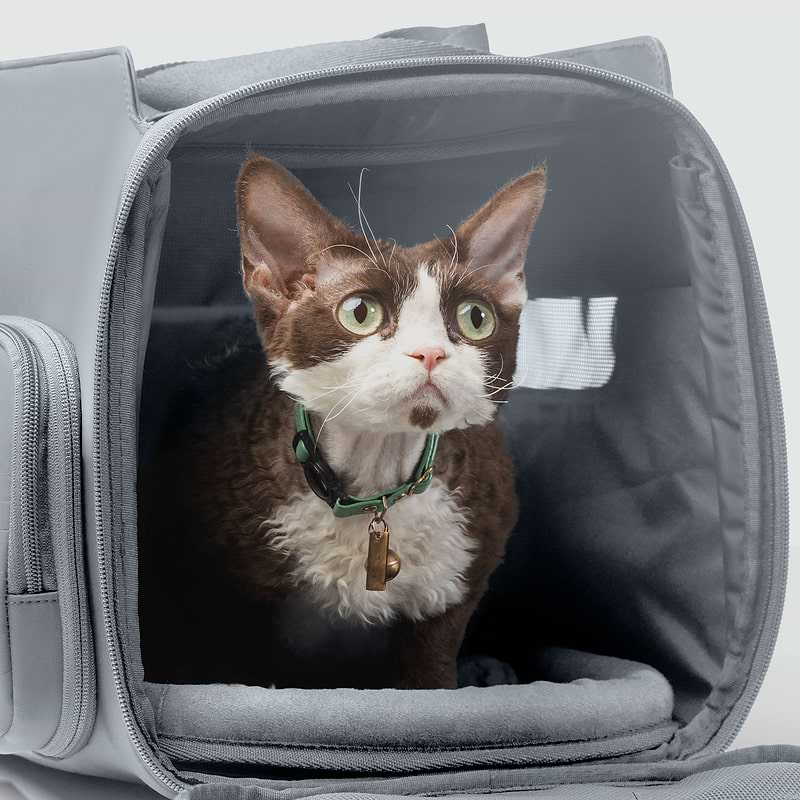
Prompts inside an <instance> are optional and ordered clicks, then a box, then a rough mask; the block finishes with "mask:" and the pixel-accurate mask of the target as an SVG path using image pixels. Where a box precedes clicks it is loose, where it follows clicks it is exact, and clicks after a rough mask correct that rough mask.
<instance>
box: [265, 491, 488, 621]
mask: <svg viewBox="0 0 800 800" xmlns="http://www.w3.org/2000/svg"><path fill="white" fill-rule="evenodd" d="M386 522H387V524H388V525H389V533H390V547H391V548H392V549H393V550H394V551H395V552H397V554H398V555H399V556H400V558H401V560H402V568H401V570H400V574H399V575H398V576H397V577H396V578H395V579H394V580H393V581H391V582H390V583H388V584H387V586H386V590H385V591H383V592H368V591H367V590H366V587H365V582H366V571H365V569H364V564H365V562H366V558H367V545H368V534H367V526H368V523H369V516H368V515H358V516H354V517H343V518H339V517H335V516H334V515H333V512H332V511H331V509H330V508H329V507H328V506H327V505H326V504H325V503H324V502H322V501H321V500H319V498H317V497H315V496H314V495H313V494H311V492H308V493H304V494H302V495H297V496H295V497H294V498H293V499H292V500H291V501H290V502H289V503H287V504H286V505H284V506H281V507H280V508H279V509H277V511H276V513H275V514H274V515H273V516H272V517H271V518H270V519H269V520H265V522H264V529H265V531H266V532H267V536H268V537H269V541H270V544H271V545H272V546H273V547H275V548H278V549H280V550H281V551H282V552H285V553H287V554H288V555H290V556H291V559H292V561H293V563H294V564H295V565H296V566H295V567H294V569H293V571H292V577H293V579H294V580H295V582H296V583H297V586H298V589H299V590H300V591H303V592H305V593H306V594H307V595H308V599H309V600H311V602H312V603H314V604H316V605H319V606H321V607H323V608H326V609H329V610H331V611H334V612H336V613H338V614H339V615H340V616H341V617H344V618H346V619H352V620H354V621H355V620H361V621H364V622H383V623H388V622H391V621H393V620H395V619H397V618H399V617H406V618H408V619H412V620H421V619H425V618H428V617H433V616H437V615H438V614H441V613H442V612H443V611H444V610H445V609H446V608H448V607H450V606H453V605H457V604H458V603H459V602H460V601H461V600H462V599H463V598H464V595H465V594H466V591H467V588H468V587H467V583H466V578H465V576H466V573H467V569H468V568H469V565H470V564H471V562H472V560H473V558H474V551H475V546H476V543H475V542H474V540H473V539H471V538H470V537H469V536H468V535H467V533H466V523H467V514H466V512H465V510H464V509H463V508H462V507H461V506H460V504H459V503H458V501H457V499H456V498H455V497H454V496H453V495H452V493H451V492H450V490H449V489H448V488H447V487H446V486H445V484H444V483H442V482H441V481H439V480H436V479H434V480H433V481H432V482H431V485H430V487H429V488H428V489H427V491H425V492H424V493H422V494H419V495H412V496H409V497H405V498H403V499H402V500H400V501H399V502H398V503H396V504H395V505H394V506H392V508H390V509H389V511H388V512H387V514H386Z"/></svg>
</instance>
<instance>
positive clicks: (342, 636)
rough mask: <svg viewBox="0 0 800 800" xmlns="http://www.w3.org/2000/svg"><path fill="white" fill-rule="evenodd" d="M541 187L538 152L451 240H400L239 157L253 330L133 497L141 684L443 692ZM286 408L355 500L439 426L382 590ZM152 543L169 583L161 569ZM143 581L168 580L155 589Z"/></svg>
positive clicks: (285, 174)
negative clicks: (308, 472)
mask: <svg viewBox="0 0 800 800" xmlns="http://www.w3.org/2000/svg"><path fill="white" fill-rule="evenodd" d="M546 184H547V178H546V171H545V169H544V167H535V168H533V169H532V170H531V171H530V172H528V173H526V174H524V175H522V176H521V177H519V178H517V179H515V180H513V181H511V182H510V183H508V184H506V185H505V186H503V187H502V188H501V189H500V190H499V191H498V192H497V193H496V194H495V195H494V196H492V197H491V198H490V199H489V200H488V201H487V202H486V203H485V204H484V205H483V206H482V207H481V208H480V209H478V210H477V211H476V212H475V213H474V214H473V215H472V216H470V217H469V218H468V219H466V220H465V221H464V222H463V223H462V224H461V225H460V226H459V227H458V228H457V229H455V230H454V231H452V229H451V232H452V234H453V235H452V237H450V238H449V239H447V240H439V239H434V240H433V241H430V242H427V243H424V244H418V245H416V246H413V247H403V246H401V245H399V244H397V243H396V242H394V241H392V240H388V241H387V240H378V239H376V238H375V237H374V236H372V235H365V233H368V234H371V231H369V229H368V227H367V229H366V230H364V229H363V226H362V232H361V233H359V232H356V231H355V230H353V229H352V228H350V227H349V226H348V225H346V224H345V223H344V222H343V221H342V220H340V219H338V218H336V217H335V216H333V215H332V214H331V213H330V212H328V211H327V210H326V209H325V208H323V207H322V205H320V204H319V203H318V202H317V200H316V199H315V198H314V197H313V196H312V195H311V194H310V193H309V192H308V191H307V190H306V188H305V187H304V186H303V185H302V184H301V183H300V181H299V180H298V179H297V178H296V177H294V176H293V175H292V174H291V173H290V172H289V171H287V170H286V169H285V168H284V167H282V166H281V165H279V164H278V163H276V162H274V161H272V160H270V159H267V158H264V157H260V156H252V157H250V158H249V160H247V161H246V163H245V164H244V165H243V166H242V168H241V171H240V173H239V178H238V183H237V189H236V191H237V209H238V229H239V236H240V246H241V272H242V278H243V285H244V290H245V293H246V294H247V296H248V297H249V299H250V301H251V303H252V308H253V312H254V317H255V324H256V330H257V334H258V336H257V338H256V337H253V338H252V341H251V343H250V344H247V343H242V342H240V343H239V344H237V345H236V346H235V347H228V348H227V351H228V352H227V355H226V358H223V359H222V360H221V361H220V363H219V364H217V366H216V367H215V368H214V369H212V370H210V372H209V375H208V376H206V380H205V382H204V387H205V388H204V389H203V392H202V395H203V396H202V398H201V409H200V411H199V413H198V414H197V415H196V418H195V420H194V421H193V422H192V424H191V425H190V426H188V427H187V430H186V432H185V433H179V434H177V435H176V437H175V441H174V442H173V446H172V448H171V451H170V453H169V454H168V455H166V456H165V458H164V460H163V463H162V464H161V469H160V472H159V473H158V475H159V477H157V479H156V480H155V481H154V482H153V486H154V487H155V488H153V487H152V486H151V489H150V490H149V491H150V513H149V514H147V515H146V517H147V519H149V520H150V521H149V522H148V523H147V524H148V525H149V526H150V528H151V530H150V531H149V533H148V537H149V538H150V539H151V540H153V538H154V537H155V539H156V540H157V542H158V550H157V552H156V553H155V555H154V557H153V558H151V559H150V567H149V569H150V572H149V573H148V572H147V569H148V567H145V576H147V575H149V578H147V582H146V583H143V586H145V587H146V588H145V589H143V592H142V596H143V597H145V596H146V595H151V600H152V602H150V603H149V612H148V611H145V612H144V615H143V619H142V629H143V647H144V646H145V644H146V645H147V646H146V647H145V651H146V652H145V655H146V656H147V658H146V659H145V666H146V668H147V669H148V677H149V678H150V679H151V680H167V679H168V680H171V681H173V682H175V681H182V680H187V681H192V682H195V681H215V682H216V681H221V682H236V683H255V684H258V685H264V686H278V687H281V686H303V687H315V686H354V687H362V688H366V687H393V688H418V689H419V688H453V687H455V686H456V682H457V674H456V657H457V655H458V652H459V648H460V646H461V643H462V639H463V637H464V632H465V628H466V625H467V623H468V621H469V619H470V617H471V616H472V614H473V612H474V610H475V608H476V606H477V604H478V602H479V601H480V599H481V597H482V595H483V594H484V593H485V591H486V588H487V584H488V580H489V577H490V575H491V574H492V572H493V571H494V569H495V568H496V566H497V565H498V564H499V562H500V561H501V559H502V558H503V554H504V550H505V545H506V540H507V538H508V536H509V534H510V532H511V530H512V529H513V527H514V525H515V522H516V517H517V500H516V496H515V491H514V471H513V466H512V463H511V459H510V457H509V456H508V454H507V453H506V451H505V449H504V444H503V441H502V437H501V434H500V432H499V430H498V428H497V427H496V424H495V421H494V420H495V415H496V411H497V408H498V404H499V403H500V402H502V401H503V400H504V399H505V397H506V395H507V393H508V390H509V388H510V386H511V385H512V376H513V374H514V370H515V361H516V359H515V355H516V347H517V339H518V331H519V316H520V312H521V309H522V307H523V304H524V303H525V301H526V299H527V294H526V288H525V278H524V264H525V256H526V251H527V248H528V243H529V238H530V235H531V233H532V230H533V226H534V223H535V222H536V219H537V217H538V215H539V212H540V210H541V208H542V205H543V202H544V198H545V192H546ZM359 212H360V208H359ZM360 218H361V217H360ZM253 342H254V344H253ZM296 401H299V402H300V403H302V405H303V407H304V408H305V409H306V410H307V412H308V415H309V419H310V422H311V427H312V430H313V432H314V433H315V434H316V437H317V440H316V445H315V448H318V449H319V453H320V454H321V456H323V457H324V458H325V460H326V461H327V463H328V464H329V465H330V468H331V469H332V470H333V471H334V473H335V475H336V477H337V478H338V480H339V481H340V482H341V484H342V486H343V487H344V489H345V491H346V492H347V493H349V494H350V495H354V496H372V495H378V494H380V493H382V492H387V491H389V490H391V489H393V488H394V487H396V486H398V485H399V484H402V483H403V482H405V481H408V480H409V478H410V476H412V475H414V474H415V469H416V468H417V466H418V464H419V462H420V457H421V454H422V451H423V447H424V446H425V444H426V442H427V441H429V439H427V438H426V437H428V436H429V435H430V434H433V433H435V434H437V435H438V437H439V441H438V449H437V451H436V455H435V458H434V462H433V471H432V478H431V479H430V484H429V485H428V486H427V488H426V489H425V491H421V492H419V493H418V494H415V493H409V494H408V495H407V496H405V497H402V498H401V499H400V500H398V501H397V502H396V503H395V504H394V505H392V506H391V507H390V508H389V509H388V510H387V511H386V512H385V520H384V521H385V523H386V524H387V525H388V527H389V532H390V546H391V548H392V549H393V550H394V551H396V552H397V555H398V556H399V559H400V564H401V567H400V572H399V574H398V575H397V577H395V578H394V579H393V580H391V581H390V582H389V583H387V584H386V587H385V590H384V591H367V589H366V588H365V577H366V572H365V561H366V559H367V554H368V533H367V526H368V523H369V521H370V515H369V514H367V515H364V514H357V515H354V516H348V517H338V516H336V515H334V513H333V511H332V509H331V507H330V505H329V504H328V503H327V502H325V500H323V499H320V497H318V496H316V495H315V494H314V492H313V491H312V489H311V487H310V485H309V483H307V481H306V478H305V476H304V471H303V468H302V466H301V464H300V463H298V461H297V458H296V453H295V449H294V444H296V440H295V402H296ZM143 486H144V482H143ZM153 509H155V513H153ZM372 513H373V514H374V511H373V512H372ZM381 524H382V523H381ZM168 542H172V544H173V545H174V550H173V555H171V556H165V553H167V552H169V548H168V546H167V543H168ZM165 548H166V549H165ZM165 557H166V558H169V559H172V560H173V562H175V563H177V564H178V565H179V566H178V570H179V574H181V575H182V576H183V579H182V580H177V581H176V580H174V574H173V573H170V579H169V580H164V574H163V571H164V569H165V568H164V566H163V565H164V559H165ZM154 564H157V566H154ZM151 584H155V585H158V586H160V587H161V588H162V591H163V590H166V591H170V589H169V588H166V589H165V587H172V588H173V589H175V587H179V589H175V590H174V591H172V594H171V596H170V597H166V598H165V597H163V596H162V597H161V598H160V599H155V598H157V594H154V593H153V592H152V591H151V589H150V585H151ZM145 607H146V608H147V607H148V604H145ZM192 620H193V621H194V622H192ZM159 630H160V631H161V633H162V634H163V635H159V634H158V631H159ZM199 643H202V644H199ZM179 663H180V666H179Z"/></svg>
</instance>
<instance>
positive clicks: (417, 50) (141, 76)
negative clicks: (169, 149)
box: [137, 25, 489, 117]
mask: <svg viewBox="0 0 800 800" xmlns="http://www.w3.org/2000/svg"><path fill="white" fill-rule="evenodd" d="M488 52H489V41H488V39H487V38H486V28H485V27H484V26H483V25H460V26H457V27H454V28H432V27H422V28H402V29H399V30H395V31H389V32H387V33H381V34H378V35H377V36H375V37H374V38H372V39H362V40H354V41H346V42H325V43H323V44H314V45H305V46H302V47H290V48H287V49H284V50H270V51H267V52H265V53H253V54H251V55H245V56H234V57H232V58H216V59H212V60H211V61H188V62H177V63H172V64H161V65H159V66H155V67H148V68H146V69H143V70H139V72H138V73H137V77H138V81H139V95H140V97H141V99H142V102H143V104H144V106H145V112H146V113H148V116H151V117H153V116H158V115H159V114H160V113H161V112H166V111H172V110H174V109H177V108H183V107H184V106H188V105H191V104H192V103H196V102H198V101H200V100H205V99H207V98H209V97H214V96H215V95H218V94H222V93H223V92H226V91H230V90H232V89H236V88H237V87H239V86H247V85H248V84H251V83H257V82H259V81H264V80H269V79H270V78H279V77H281V76H283V75H292V74H296V73H300V72H308V71H310V70H321V69H330V68H332V67H341V66H346V65H348V64H366V63H369V62H371V61H394V60H398V59H404V58H431V57H436V56H454V55H468V54H472V55H475V54H478V53H488Z"/></svg>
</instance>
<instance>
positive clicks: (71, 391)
mask: <svg viewBox="0 0 800 800" xmlns="http://www.w3.org/2000/svg"><path fill="white" fill-rule="evenodd" d="M30 324H31V326H32V327H35V328H36V329H37V330H38V331H39V332H40V333H41V335H42V336H43V337H45V338H46V340H47V342H48V346H49V348H50V351H51V352H50V355H51V357H52V358H51V363H53V364H57V365H58V373H59V374H58V376H57V379H56V383H57V385H58V387H59V393H60V396H61V409H62V411H63V412H64V413H65V414H66V415H67V417H66V424H65V425H64V426H63V428H62V430H61V431H60V434H61V439H60V444H61V456H62V457H61V458H60V459H59V465H60V464H63V463H67V464H68V465H69V466H68V467H67V471H68V473H69V482H70V485H69V486H68V487H66V489H65V491H64V492H63V495H64V498H65V500H66V502H67V505H66V507H65V513H66V515H67V525H66V528H67V531H73V532H74V533H73V534H72V541H71V542H65V543H64V546H65V547H73V548H76V547H77V546H78V539H77V532H78V531H79V530H80V497H79V496H76V492H75V474H76V470H79V469H80V463H79V460H78V459H79V456H78V454H79V452H80V451H79V447H80V445H79V444H78V443H77V442H76V437H77V435H78V433H77V432H78V430H79V427H78V425H79V421H80V411H79V409H80V399H79V393H78V387H77V384H76V382H75V376H76V375H77V362H76V361H75V356H74V354H73V353H72V352H71V350H70V349H68V348H67V346H66V344H65V342H64V340H63V339H62V338H61V337H60V336H59V335H58V334H56V333H54V332H53V331H52V330H51V329H50V328H48V327H47V326H46V325H43V324H41V323H39V322H37V321H36V320H31V321H30ZM70 501H71V502H70ZM54 534H55V531H54ZM53 556H54V558H55V559H57V563H58V564H60V565H61V566H62V569H59V567H58V566H57V567H56V573H57V574H58V573H60V572H62V571H63V564H64V561H65V553H64V549H63V548H62V547H59V546H57V543H56V542H55V541H54V542H53ZM74 559H75V564H76V568H77V564H78V561H79V560H80V559H82V554H81V553H76V554H74ZM69 589H74V591H75V594H76V597H75V600H76V602H77V603H78V608H77V609H76V610H75V613H74V614H72V615H71V617H72V619H71V622H72V642H73V643H74V646H75V649H76V654H75V655H76V656H77V658H79V659H80V664H78V665H77V669H74V670H73V672H74V675H73V688H74V698H73V699H74V706H73V707H72V708H66V707H65V708H62V720H64V719H67V720H68V724H67V725H66V726H64V728H63V729H62V727H61V725H59V728H58V729H57V731H56V733H55V734H53V738H52V739H51V740H50V742H48V743H47V745H46V746H45V747H44V748H42V750H41V751H40V752H41V753H42V754H43V755H47V756H52V757H55V756H57V757H61V758H63V757H65V756H66V755H68V754H69V753H70V752H71V751H72V748H73V747H74V746H75V744H76V743H77V742H79V741H80V740H81V739H82V738H83V736H86V735H88V733H89V731H87V730H86V721H87V719H88V717H89V716H90V714H93V713H94V703H93V702H92V700H93V698H92V697H90V696H89V691H90V688H91V691H94V676H95V672H94V661H93V659H92V658H91V657H90V658H84V657H83V654H84V652H85V651H87V650H90V649H91V648H90V646H89V645H90V642H87V641H85V639H86V638H88V637H84V629H83V627H82V625H81V620H82V619H86V618H87V615H88V609H87V608H86V607H85V597H84V595H83V592H82V589H81V586H80V584H79V583H78V585H76V586H74V587H72V586H71V587H67V588H66V589H64V588H61V589H60V591H61V592H62V593H64V592H66V591H69ZM81 606H83V607H81ZM67 668H69V667H68V665H66V664H65V669H67ZM66 699H67V698H66V697H65V701H66Z"/></svg>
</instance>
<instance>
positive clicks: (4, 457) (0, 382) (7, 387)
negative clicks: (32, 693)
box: [0, 348, 16, 735]
mask: <svg viewBox="0 0 800 800" xmlns="http://www.w3.org/2000/svg"><path fill="white" fill-rule="evenodd" d="M15 384H16V381H15V380H14V371H13V367H12V362H11V360H10V357H9V354H8V353H6V351H5V350H4V349H3V348H0V553H7V552H8V538H9V527H10V514H11V506H10V501H11V461H12V458H13V456H12V447H13V438H12V437H13V434H14V405H15V401H16V385H15ZM7 570H8V562H7V560H6V559H5V558H0V586H6V585H7V580H8V575H7ZM12 718H13V695H12V691H11V649H10V646H9V638H8V608H7V607H4V608H3V609H2V611H0V735H1V734H3V733H5V732H6V731H7V730H8V728H9V726H10V725H11V720H12Z"/></svg>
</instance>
